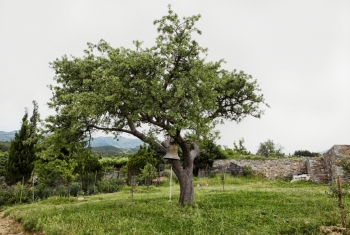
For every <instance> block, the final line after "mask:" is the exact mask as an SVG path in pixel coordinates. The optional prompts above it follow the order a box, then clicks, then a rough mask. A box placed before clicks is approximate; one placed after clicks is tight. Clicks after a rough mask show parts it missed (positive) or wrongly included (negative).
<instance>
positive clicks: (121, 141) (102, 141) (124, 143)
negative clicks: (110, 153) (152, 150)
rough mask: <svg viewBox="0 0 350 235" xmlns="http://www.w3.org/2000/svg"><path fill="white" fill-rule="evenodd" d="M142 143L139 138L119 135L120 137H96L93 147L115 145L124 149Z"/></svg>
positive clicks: (92, 142) (137, 146)
mask: <svg viewBox="0 0 350 235" xmlns="http://www.w3.org/2000/svg"><path fill="white" fill-rule="evenodd" d="M142 144H143V142H142V141H141V140H139V139H131V138H126V137H123V136H119V137H118V139H115V138H114V137H110V136H105V137H103V136H101V137H94V138H93V140H92V141H91V147H99V146H114V147H117V148H123V149H133V148H139V147H140V145H142Z"/></svg>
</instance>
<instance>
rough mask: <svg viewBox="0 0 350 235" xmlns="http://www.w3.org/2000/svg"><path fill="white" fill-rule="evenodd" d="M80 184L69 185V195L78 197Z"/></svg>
mask: <svg viewBox="0 0 350 235" xmlns="http://www.w3.org/2000/svg"><path fill="white" fill-rule="evenodd" d="M80 186H81V184H80V182H73V183H71V185H70V195H71V196H74V197H76V196H77V195H78V192H79V191H80V188H81V187H80Z"/></svg>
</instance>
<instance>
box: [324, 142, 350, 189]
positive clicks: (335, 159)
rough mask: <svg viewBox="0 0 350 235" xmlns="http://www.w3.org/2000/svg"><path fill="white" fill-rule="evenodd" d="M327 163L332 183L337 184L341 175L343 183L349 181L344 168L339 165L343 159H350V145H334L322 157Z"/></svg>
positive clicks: (349, 178)
mask: <svg viewBox="0 0 350 235" xmlns="http://www.w3.org/2000/svg"><path fill="white" fill-rule="evenodd" d="M322 157H323V159H324V161H325V167H326V169H327V170H328V174H329V176H330V179H331V180H332V182H336V177H337V176H338V175H339V176H340V178H341V180H342V181H349V180H350V177H349V176H347V175H345V174H344V172H343V170H342V168H341V167H340V166H339V165H338V163H339V162H340V161H341V159H342V158H345V157H346V158H349V157H350V145H334V146H333V147H332V148H330V149H329V150H328V151H327V152H326V153H324V154H323V155H322Z"/></svg>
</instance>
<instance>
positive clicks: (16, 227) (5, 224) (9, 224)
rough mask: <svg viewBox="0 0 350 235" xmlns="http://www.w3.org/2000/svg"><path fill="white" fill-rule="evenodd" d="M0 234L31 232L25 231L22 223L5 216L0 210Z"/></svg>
mask: <svg viewBox="0 0 350 235" xmlns="http://www.w3.org/2000/svg"><path fill="white" fill-rule="evenodd" d="M0 235H29V233H27V232H23V230H22V225H21V224H20V223H18V222H16V221H15V220H14V219H11V218H9V217H4V213H3V212H0Z"/></svg>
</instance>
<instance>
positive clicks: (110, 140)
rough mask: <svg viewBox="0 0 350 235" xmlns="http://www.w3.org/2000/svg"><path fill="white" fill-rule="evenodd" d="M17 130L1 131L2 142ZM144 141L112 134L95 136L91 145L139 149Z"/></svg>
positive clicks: (7, 139)
mask: <svg viewBox="0 0 350 235" xmlns="http://www.w3.org/2000/svg"><path fill="white" fill-rule="evenodd" d="M15 133H16V131H10V132H6V131H0V142H6V141H8V142H10V141H11V140H12V139H13V138H14V137H15ZM142 144H143V142H142V141H141V140H139V139H132V138H127V137H123V136H119V137H118V139H115V138H114V137H110V136H101V137H94V138H93V140H92V141H91V147H101V146H114V147H116V148H122V149H138V148H139V147H140V145H142Z"/></svg>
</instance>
